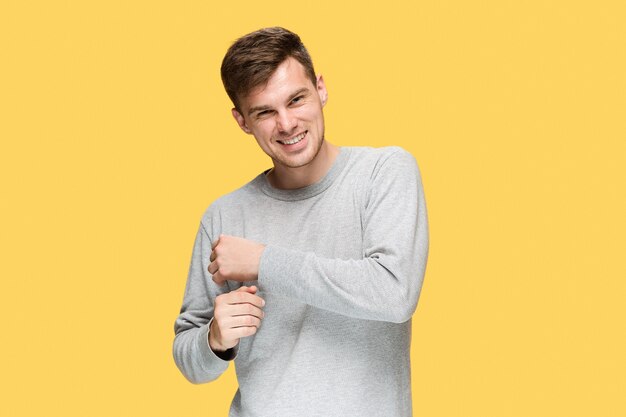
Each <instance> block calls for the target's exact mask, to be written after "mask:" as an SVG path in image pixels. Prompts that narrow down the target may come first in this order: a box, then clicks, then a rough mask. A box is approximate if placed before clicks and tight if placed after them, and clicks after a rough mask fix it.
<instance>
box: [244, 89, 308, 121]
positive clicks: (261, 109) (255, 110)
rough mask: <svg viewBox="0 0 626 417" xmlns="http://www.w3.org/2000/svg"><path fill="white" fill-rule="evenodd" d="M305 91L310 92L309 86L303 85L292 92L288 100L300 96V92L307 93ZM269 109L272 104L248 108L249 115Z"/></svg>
mask: <svg viewBox="0 0 626 417" xmlns="http://www.w3.org/2000/svg"><path fill="white" fill-rule="evenodd" d="M305 92H306V93H308V92H310V90H309V89H308V88H307V87H302V88H301V89H299V90H296V92H295V93H292V94H291V95H290V96H289V99H288V100H287V101H291V100H293V99H294V98H295V97H296V96H299V95H300V94H302V93H305ZM269 109H271V107H270V106H265V105H263V106H255V107H252V108H250V110H248V116H250V115H252V113H255V112H258V111H263V110H269Z"/></svg>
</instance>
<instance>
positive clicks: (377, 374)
mask: <svg viewBox="0 0 626 417" xmlns="http://www.w3.org/2000/svg"><path fill="white" fill-rule="evenodd" d="M266 172H267V171H266ZM266 172H264V173H261V174H259V175H258V176H257V177H256V178H255V179H254V180H252V181H251V182H249V183H248V184H246V185H245V186H243V187H241V188H240V189H238V190H236V191H234V192H232V193H230V194H227V195H225V196H223V197H221V198H219V199H218V200H216V201H215V202H214V203H213V204H212V205H211V206H210V207H209V208H208V209H207V211H206V212H205V214H204V216H203V218H202V221H201V223H200V227H199V229H198V233H197V235H196V240H195V245H194V249H193V254H192V258H191V266H190V269H189V276H188V280H187V286H186V289H185V295H184V299H183V305H182V308H181V312H180V316H179V317H178V318H177V320H176V323H175V333H176V337H175V339H174V359H175V361H176V364H177V365H178V367H179V369H180V370H181V372H182V373H183V374H184V375H185V377H187V379H189V380H190V381H191V382H193V383H203V382H208V381H212V380H214V379H216V378H218V377H219V376H220V375H221V374H222V373H223V372H224V371H225V370H226V369H227V367H228V364H229V361H230V360H233V359H234V362H235V369H236V373H237V380H238V383H239V389H238V390H237V392H236V393H235V395H234V398H233V401H232V404H231V408H230V414H229V415H230V417H238V416H246V417H248V416H250V417H252V416H255V417H256V416H261V417H265V416H267V417H282V416H285V417H287V416H288V417H295V416H324V417H329V416H338V417H339V416H341V417H346V416H384V417H394V416H402V417H406V416H411V415H412V405H411V369H410V345H411V316H412V314H413V312H414V311H415V308H416V306H417V301H418V298H419V294H420V290H421V287H422V281H423V278H424V272H425V268H426V260H427V257H428V223H427V215H426V204H425V200H424V191H423V188H422V183H421V177H420V172H419V169H418V167H417V164H416V162H415V159H414V158H413V156H412V155H411V154H410V153H408V152H406V151H405V150H403V149H402V148H399V147H386V148H368V147H342V148H340V153H339V155H338V156H337V158H336V159H335V161H334V163H333V166H332V167H331V169H330V170H329V171H328V173H327V174H326V175H325V177H324V178H322V179H321V180H320V181H319V182H317V183H315V184H313V185H310V186H307V187H304V188H300V189H297V190H280V189H276V188H273V187H272V186H271V185H270V184H269V182H268V181H267V179H266V177H265V173H266ZM220 233H224V234H227V235H233V236H239V237H243V238H246V239H251V240H254V241H256V242H259V243H263V244H266V245H267V246H266V248H265V251H264V252H263V255H262V256H261V263H260V266H259V276H258V281H251V282H246V283H244V284H243V285H257V286H258V288H259V292H258V295H259V296H260V297H262V298H264V299H265V301H266V305H265V307H264V312H265V318H264V319H263V320H262V321H261V326H260V327H259V329H258V331H257V333H256V334H255V335H253V336H250V337H245V338H242V339H241V340H240V342H239V344H238V345H237V346H236V347H235V348H233V349H230V350H229V351H227V352H226V353H225V354H220V356H219V357H218V355H216V354H215V353H214V352H213V351H212V350H211V348H210V347H209V345H208V329H209V326H210V321H211V320H212V317H213V302H214V300H215V297H216V296H217V295H219V294H221V293H224V292H228V291H232V290H235V289H237V288H238V287H239V286H241V285H242V284H241V283H237V282H233V281H228V282H227V286H225V287H219V286H218V285H216V284H215V283H214V282H213V281H212V279H211V275H210V274H209V272H208V271H207V267H208V265H209V262H210V261H209V256H210V254H211V242H212V241H213V240H214V239H216V238H217V237H218V236H219V235H220Z"/></svg>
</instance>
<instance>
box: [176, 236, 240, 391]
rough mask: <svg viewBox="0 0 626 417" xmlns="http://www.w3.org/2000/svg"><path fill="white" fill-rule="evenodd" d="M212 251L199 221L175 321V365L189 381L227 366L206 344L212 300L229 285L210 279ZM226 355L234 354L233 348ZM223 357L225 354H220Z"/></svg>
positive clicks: (212, 376)
mask: <svg viewBox="0 0 626 417" xmlns="http://www.w3.org/2000/svg"><path fill="white" fill-rule="evenodd" d="M210 253H211V239H210V237H209V236H208V234H207V232H206V230H205V229H204V227H203V225H202V224H200V227H199V228H198V233H197V234H196V240H195V243H194V247H193V252H192V256H191V265H190V267H189V274H188V277H187V284H186V287H185V295H184V298H183V304H182V307H181V310H180V315H179V316H178V318H177V319H176V322H175V324H174V332H175V334H176V337H175V339H174V346H173V353H174V361H175V362H176V365H177V366H178V369H180V371H181V372H182V373H183V375H184V376H185V377H186V378H187V379H188V380H189V381H190V382H192V383H194V384H200V383H204V382H209V381H213V380H215V379H217V378H218V377H219V376H220V375H221V374H222V373H224V371H226V369H227V368H228V360H225V359H222V358H220V357H219V356H217V354H216V353H215V352H214V351H213V350H212V349H211V348H210V346H209V343H208V341H209V329H210V326H211V322H212V321H213V316H214V304H213V300H215V298H216V297H217V296H218V295H220V294H221V293H226V292H228V290H229V289H228V287H227V286H224V287H219V286H217V285H216V284H215V283H214V282H213V280H212V279H211V275H210V274H209V273H208V271H207V268H206V265H208V258H209V256H210ZM225 353H226V354H230V356H232V357H230V358H229V359H233V358H234V357H235V356H236V353H237V352H236V348H234V349H233V350H232V351H231V352H225ZM220 356H223V357H224V358H227V357H228V356H226V355H222V354H220Z"/></svg>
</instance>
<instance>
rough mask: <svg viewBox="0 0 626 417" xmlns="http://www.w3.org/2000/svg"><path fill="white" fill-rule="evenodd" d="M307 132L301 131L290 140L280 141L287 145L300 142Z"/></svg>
mask: <svg viewBox="0 0 626 417" xmlns="http://www.w3.org/2000/svg"><path fill="white" fill-rule="evenodd" d="M305 134H306V132H304V133H300V134H299V135H298V136H296V137H295V138H293V139H290V140H283V141H279V142H281V143H284V144H285V145H293V144H294V143H298V142H300V141H301V140H302V139H304V135H305Z"/></svg>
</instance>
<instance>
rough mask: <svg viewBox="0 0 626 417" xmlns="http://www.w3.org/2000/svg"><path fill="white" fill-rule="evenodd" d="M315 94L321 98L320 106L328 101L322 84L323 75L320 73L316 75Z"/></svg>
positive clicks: (324, 85) (326, 92)
mask: <svg viewBox="0 0 626 417" xmlns="http://www.w3.org/2000/svg"><path fill="white" fill-rule="evenodd" d="M317 94H319V96H320V100H322V107H324V106H325V105H326V102H327V101H328V91H326V84H324V77H322V76H321V75H318V76H317Z"/></svg>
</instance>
